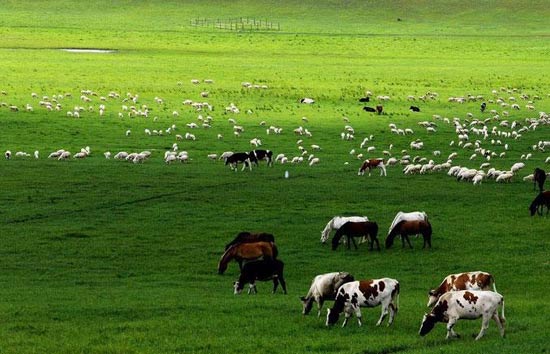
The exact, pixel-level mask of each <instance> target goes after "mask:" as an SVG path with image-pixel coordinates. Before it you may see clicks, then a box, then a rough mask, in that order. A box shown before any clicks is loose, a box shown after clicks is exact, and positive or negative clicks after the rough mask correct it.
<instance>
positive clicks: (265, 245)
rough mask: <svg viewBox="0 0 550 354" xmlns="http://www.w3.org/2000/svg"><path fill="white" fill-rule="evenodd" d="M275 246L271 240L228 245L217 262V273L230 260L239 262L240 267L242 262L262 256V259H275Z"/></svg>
mask: <svg viewBox="0 0 550 354" xmlns="http://www.w3.org/2000/svg"><path fill="white" fill-rule="evenodd" d="M278 253H279V252H278V250H277V246H275V244H274V243H273V242H264V241H262V242H251V243H239V244H236V245H233V246H230V247H229V248H228V249H227V250H226V251H225V252H224V253H223V255H222V256H221V258H220V262H219V263H218V274H223V273H224V272H225V270H226V269H227V264H228V263H229V262H230V261H231V260H232V259H234V260H236V261H237V262H239V268H242V262H243V261H245V260H253V259H258V258H260V257H263V259H266V260H267V259H269V260H271V259H275V258H277V254H278Z"/></svg>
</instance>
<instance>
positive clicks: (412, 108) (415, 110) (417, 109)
mask: <svg viewBox="0 0 550 354" xmlns="http://www.w3.org/2000/svg"><path fill="white" fill-rule="evenodd" d="M409 110H410V111H411V112H420V107H417V106H410V107H409Z"/></svg>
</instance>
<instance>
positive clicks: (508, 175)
mask: <svg viewBox="0 0 550 354" xmlns="http://www.w3.org/2000/svg"><path fill="white" fill-rule="evenodd" d="M512 177H514V174H513V173H512V172H510V171H508V172H504V173H503V174H501V175H499V176H498V177H497V178H496V181H497V182H510V181H512Z"/></svg>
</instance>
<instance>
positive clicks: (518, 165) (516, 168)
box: [510, 162, 525, 173]
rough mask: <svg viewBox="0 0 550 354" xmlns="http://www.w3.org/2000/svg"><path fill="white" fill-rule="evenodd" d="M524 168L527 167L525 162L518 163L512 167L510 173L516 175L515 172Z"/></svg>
mask: <svg viewBox="0 0 550 354" xmlns="http://www.w3.org/2000/svg"><path fill="white" fill-rule="evenodd" d="M524 167H525V164H524V163H523V162H517V163H515V164H513V165H512V168H511V169H510V171H511V172H512V173H515V172H517V171H519V170H521V169H522V168H524Z"/></svg>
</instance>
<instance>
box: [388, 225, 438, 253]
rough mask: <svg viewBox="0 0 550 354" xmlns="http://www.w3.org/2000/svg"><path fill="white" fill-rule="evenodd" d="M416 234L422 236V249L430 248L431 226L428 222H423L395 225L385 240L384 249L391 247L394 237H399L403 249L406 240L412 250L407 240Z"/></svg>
mask: <svg viewBox="0 0 550 354" xmlns="http://www.w3.org/2000/svg"><path fill="white" fill-rule="evenodd" d="M418 234H422V237H423V238H424V245H423V246H422V248H425V247H426V245H428V246H430V248H432V225H430V223H429V222H428V221H424V220H409V221H401V222H400V223H398V224H397V225H395V227H394V228H393V229H392V230H391V232H390V233H389V235H388V237H387V238H386V248H390V247H391V246H392V245H393V239H394V238H395V236H396V235H401V242H403V247H405V240H407V243H408V244H409V247H410V248H413V246H412V245H411V241H410V240H409V235H418Z"/></svg>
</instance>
